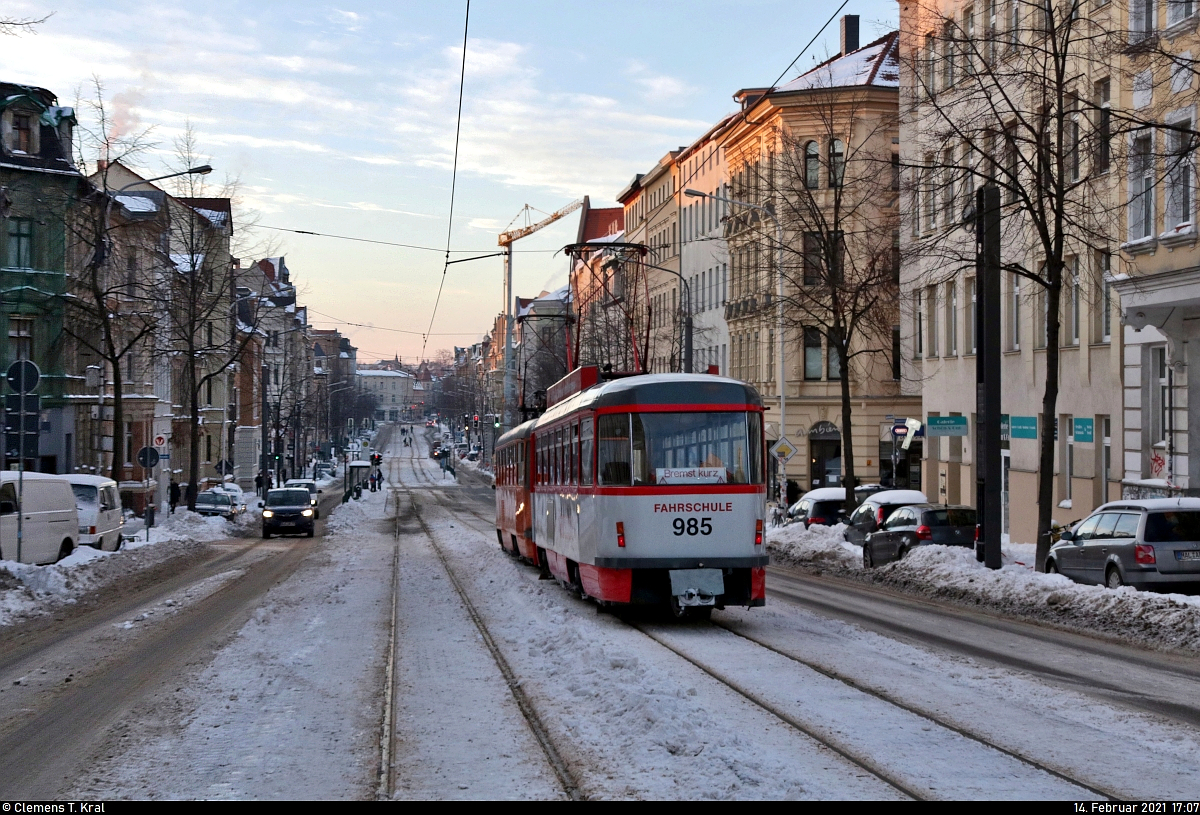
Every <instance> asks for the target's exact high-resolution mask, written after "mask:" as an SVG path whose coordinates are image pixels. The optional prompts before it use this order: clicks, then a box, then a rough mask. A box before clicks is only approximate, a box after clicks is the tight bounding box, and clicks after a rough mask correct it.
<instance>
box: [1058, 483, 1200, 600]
mask: <svg viewBox="0 0 1200 815" xmlns="http://www.w3.org/2000/svg"><path fill="white" fill-rule="evenodd" d="M1046 571H1047V572H1052V573H1053V572H1058V573H1060V574H1062V575H1065V576H1066V577H1069V578H1070V579H1072V580H1074V581H1075V582H1077V583H1095V584H1099V585H1103V586H1108V587H1109V588H1110V589H1116V588H1120V587H1121V586H1133V587H1134V588H1138V589H1158V590H1180V589H1191V590H1195V589H1196V588H1198V587H1200V498H1154V499H1144V500H1131V501H1113V502H1111V503H1108V504H1104V505H1103V506H1101V507H1100V508H1098V509H1097V510H1096V511H1095V512H1093V513H1092V514H1091V515H1089V516H1088V517H1086V518H1084V519H1083V521H1081V522H1080V523H1079V524H1078V525H1076V526H1075V528H1074V529H1070V530H1067V531H1064V532H1063V533H1062V536H1061V538H1060V539H1059V542H1058V543H1056V544H1054V545H1053V546H1052V547H1050V555H1049V557H1047V559H1046Z"/></svg>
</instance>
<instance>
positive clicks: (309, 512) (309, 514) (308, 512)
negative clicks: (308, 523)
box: [300, 509, 313, 518]
mask: <svg viewBox="0 0 1200 815" xmlns="http://www.w3.org/2000/svg"><path fill="white" fill-rule="evenodd" d="M300 514H301V515H303V516H304V517H305V518H311V517H312V514H313V511H312V510H311V509H306V510H304V511H302V512H301V513H300Z"/></svg>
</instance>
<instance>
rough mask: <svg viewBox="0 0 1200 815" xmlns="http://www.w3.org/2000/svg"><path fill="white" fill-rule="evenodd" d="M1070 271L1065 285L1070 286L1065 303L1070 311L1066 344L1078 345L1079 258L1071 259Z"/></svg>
mask: <svg viewBox="0 0 1200 815" xmlns="http://www.w3.org/2000/svg"><path fill="white" fill-rule="evenodd" d="M1070 271H1071V274H1070V276H1069V277H1068V278H1067V285H1068V286H1070V289H1069V291H1068V295H1069V298H1070V299H1069V302H1068V303H1067V308H1068V309H1069V310H1070V314H1069V316H1070V319H1069V320H1068V323H1069V324H1070V325H1069V328H1070V336H1069V337H1068V343H1067V344H1068V345H1079V321H1080V319H1081V318H1082V316H1083V313H1082V311H1081V310H1080V309H1081V305H1080V302H1079V258H1071V270H1070Z"/></svg>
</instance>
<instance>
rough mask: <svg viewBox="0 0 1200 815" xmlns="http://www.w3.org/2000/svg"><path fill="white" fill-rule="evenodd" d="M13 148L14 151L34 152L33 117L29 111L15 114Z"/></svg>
mask: <svg viewBox="0 0 1200 815" xmlns="http://www.w3.org/2000/svg"><path fill="white" fill-rule="evenodd" d="M12 150H13V152H14V153H32V152H33V117H32V116H31V115H29V114H28V113H14V114H13V126H12Z"/></svg>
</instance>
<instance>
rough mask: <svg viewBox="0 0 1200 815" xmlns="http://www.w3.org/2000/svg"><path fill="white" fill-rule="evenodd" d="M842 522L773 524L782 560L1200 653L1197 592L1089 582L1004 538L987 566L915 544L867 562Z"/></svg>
mask: <svg viewBox="0 0 1200 815" xmlns="http://www.w3.org/2000/svg"><path fill="white" fill-rule="evenodd" d="M842 529H843V527H842V526H841V525H839V526H834V527H822V526H814V527H812V528H811V529H808V530H805V529H804V528H803V527H802V526H800V525H799V524H796V525H793V526H787V527H783V528H782V529H779V530H772V532H771V536H770V538H769V540H768V548H769V549H770V550H771V552H772V554H773V555H775V556H776V559H777V560H778V561H781V562H783V563H785V564H788V565H796V566H799V567H801V568H804V569H806V570H810V569H811V570H812V571H817V572H823V573H829V574H834V575H838V576H841V577H848V578H851V579H854V580H858V581H861V582H866V583H874V584H877V585H884V586H887V587H889V588H892V589H898V590H901V591H904V592H906V593H909V594H916V595H920V596H925V597H930V598H933V599H937V600H948V601H951V602H954V603H959V604H962V605H967V606H970V607H972V608H980V609H988V610H991V611H996V612H1000V613H1003V614H1010V615H1012V616H1015V617H1023V618H1027V619H1034V620H1039V621H1042V622H1049V623H1054V624H1056V625H1061V626H1064V627H1067V628H1071V629H1075V630H1079V631H1084V632H1086V633H1089V634H1093V635H1096V634H1098V635H1101V636H1110V637H1115V638H1118V639H1122V640H1126V641H1129V642H1132V643H1135V644H1139V645H1144V646H1149V647H1153V648H1158V649H1161V650H1172V649H1181V648H1182V649H1187V650H1191V651H1198V652H1200V597H1191V596H1187V595H1182V594H1156V593H1151V592H1144V591H1137V590H1136V589H1133V588H1131V587H1128V586H1127V587H1124V588H1121V589H1118V590H1116V591H1113V590H1111V589H1107V588H1105V587H1103V586H1085V585H1081V584H1079V583H1075V582H1073V581H1072V580H1070V579H1069V578H1066V577H1063V576H1062V575H1057V574H1054V575H1051V574H1039V573H1037V572H1036V571H1034V568H1033V564H1034V562H1035V552H1036V549H1035V547H1034V545H1033V544H1028V543H1024V544H1021V543H1018V544H1006V545H1005V546H1004V547H1003V550H1002V553H1001V562H1002V564H1003V565H1002V567H1001V568H1000V569H998V570H992V569H988V568H987V567H986V566H984V565H983V564H982V563H980V562H979V561H977V560H976V559H975V550H974V549H973V548H967V547H960V546H918V547H916V548H914V549H912V550H911V551H910V552H909V553H908V554H907V555H905V556H904V558H903V559H902V560H899V561H896V562H894V563H888V564H886V565H884V566H880V567H878V568H875V569H863V568H862V549H861V547H858V546H853V545H851V544H849V543H846V542H845V541H843V540H842V534H841V531H842Z"/></svg>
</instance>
